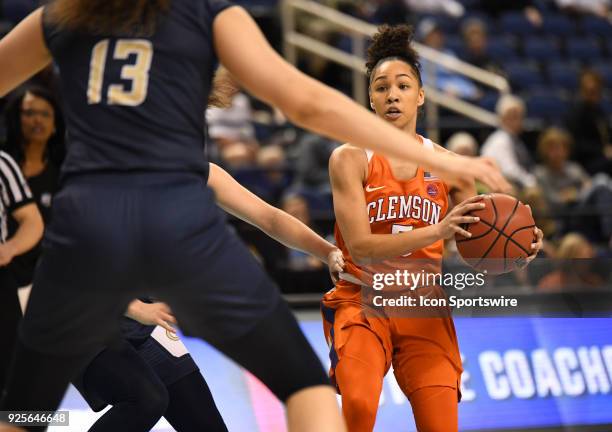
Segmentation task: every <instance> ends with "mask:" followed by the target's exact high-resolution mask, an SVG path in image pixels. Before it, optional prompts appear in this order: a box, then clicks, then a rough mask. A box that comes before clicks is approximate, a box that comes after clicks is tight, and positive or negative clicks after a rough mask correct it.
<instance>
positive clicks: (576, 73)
mask: <svg viewBox="0 0 612 432" xmlns="http://www.w3.org/2000/svg"><path fill="white" fill-rule="evenodd" d="M548 78H549V80H550V84H551V85H553V86H554V87H558V88H564V89H567V90H576V89H577V88H578V81H579V78H580V68H579V67H578V66H576V65H573V64H571V63H567V62H557V63H551V64H549V65H548Z"/></svg>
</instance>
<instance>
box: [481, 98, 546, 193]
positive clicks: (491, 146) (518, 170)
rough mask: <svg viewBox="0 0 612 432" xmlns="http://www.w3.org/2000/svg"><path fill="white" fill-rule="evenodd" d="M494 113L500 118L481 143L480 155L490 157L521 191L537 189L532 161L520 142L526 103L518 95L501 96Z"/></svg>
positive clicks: (523, 144)
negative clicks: (532, 170) (496, 126)
mask: <svg viewBox="0 0 612 432" xmlns="http://www.w3.org/2000/svg"><path fill="white" fill-rule="evenodd" d="M495 111H496V112H497V115H498V117H499V124H500V126H499V128H498V129H497V130H496V131H495V132H493V133H492V134H491V135H490V136H489V137H488V138H487V140H486V141H485V142H484V144H483V146H482V149H481V155H482V156H487V157H490V158H493V159H494V160H495V161H496V162H497V164H498V165H499V167H500V169H501V171H502V174H504V176H506V178H508V179H509V180H510V181H512V182H513V183H514V184H516V185H517V186H518V187H519V188H520V189H530V188H535V187H536V186H537V181H536V177H535V176H534V175H533V174H532V173H531V169H532V168H533V166H534V162H533V159H532V158H531V155H530V154H529V151H528V150H527V147H526V146H525V143H524V142H523V141H522V140H521V138H520V134H521V133H522V132H523V120H524V117H525V103H524V102H523V101H522V99H520V98H519V97H517V96H514V95H503V96H502V97H500V98H499V100H498V101H497V105H496V107H495Z"/></svg>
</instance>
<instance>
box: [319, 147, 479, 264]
mask: <svg viewBox="0 0 612 432" xmlns="http://www.w3.org/2000/svg"><path fill="white" fill-rule="evenodd" d="M432 153H433V152H432ZM366 173H367V158H366V155H365V152H364V151H363V150H361V149H359V148H357V147H353V146H350V145H343V146H341V147H339V148H337V149H336V150H334V152H333V153H332V156H331V158H330V160H329V175H330V179H331V185H332V193H333V196H334V213H335V215H336V221H337V223H338V227H339V228H340V232H341V233H342V238H343V239H344V241H345V243H346V245H347V248H348V250H349V253H350V255H351V257H352V258H353V260H354V261H355V262H356V263H357V264H368V263H370V262H376V261H380V260H383V259H390V258H397V257H399V256H402V255H405V254H407V253H410V252H413V251H415V250H418V249H422V248H424V247H426V246H429V245H430V244H432V243H434V242H436V241H437V240H439V239H443V238H448V237H450V236H452V235H454V234H455V233H456V232H458V233H461V234H463V235H465V236H469V235H470V234H469V233H468V232H466V231H465V230H463V229H462V228H461V227H460V224H462V223H470V222H476V221H477V218H474V217H471V216H464V214H465V213H466V212H468V211H470V210H475V209H478V208H481V207H482V204H481V203H478V202H475V201H477V200H479V199H481V198H480V197H474V199H473V200H468V201H466V202H464V203H461V204H460V205H459V206H457V207H455V209H453V211H452V212H450V213H449V214H448V215H447V216H446V217H445V218H444V219H443V220H442V221H441V222H440V223H438V224H435V225H430V226H427V227H424V228H419V229H415V230H412V231H407V232H402V233H398V234H391V233H389V234H372V231H371V229H370V223H369V220H368V214H367V211H366V209H367V203H366V200H365V195H364V192H363V184H364V181H365V178H366Z"/></svg>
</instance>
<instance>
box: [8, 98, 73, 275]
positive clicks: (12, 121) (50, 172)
mask: <svg viewBox="0 0 612 432" xmlns="http://www.w3.org/2000/svg"><path fill="white" fill-rule="evenodd" d="M5 123H6V132H7V137H6V138H7V139H6V143H5V149H6V152H7V153H8V154H10V155H11V156H12V157H13V159H15V161H16V162H17V164H18V165H19V167H20V168H21V170H22V172H23V174H24V176H25V178H26V180H27V182H28V184H29V187H30V189H31V191H32V194H33V195H34V200H35V202H36V204H37V205H38V209H39V211H40V213H41V215H42V217H43V220H44V221H45V222H48V221H49V217H50V212H51V201H52V197H53V195H54V194H55V192H56V191H57V189H58V186H59V169H60V165H61V163H62V161H63V158H64V150H65V149H64V137H65V126H64V119H63V116H62V112H61V109H60V108H59V106H58V104H57V101H56V100H55V98H54V96H53V94H52V93H51V92H49V91H48V90H46V89H43V88H39V87H26V88H25V89H22V90H21V91H20V92H18V93H17V94H15V95H14V97H13V99H12V100H11V101H10V102H9V103H8V105H7V107H6V112H5ZM9 228H10V231H11V232H14V230H16V229H17V223H16V222H15V221H10V223H9ZM39 253H40V249H39V248H34V249H33V250H31V251H29V252H28V253H27V254H26V255H22V256H19V257H17V258H16V259H15V260H14V261H13V263H12V265H11V266H12V270H13V271H14V274H15V278H16V279H17V282H18V283H19V286H25V285H29V284H30V283H31V282H32V276H33V273H34V266H35V265H36V261H37V259H38V255H39Z"/></svg>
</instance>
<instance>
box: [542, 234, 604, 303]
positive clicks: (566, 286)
mask: <svg viewBox="0 0 612 432" xmlns="http://www.w3.org/2000/svg"><path fill="white" fill-rule="evenodd" d="M594 257H595V249H594V248H593V246H591V244H590V243H589V241H588V240H587V239H586V238H585V237H583V236H582V235H580V234H578V233H569V234H566V235H565V236H564V237H563V239H562V240H561V243H560V244H559V248H558V249H557V252H556V254H555V258H556V261H555V264H556V266H557V267H558V268H557V270H555V271H553V272H552V273H549V274H548V275H546V276H544V277H543V278H542V279H541V280H540V282H539V283H538V291H539V292H548V293H552V292H561V291H566V290H573V289H578V290H586V289H600V288H603V287H604V281H603V279H602V277H601V276H600V275H598V274H597V273H595V272H593V269H592V264H593V263H592V259H593V258H594Z"/></svg>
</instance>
